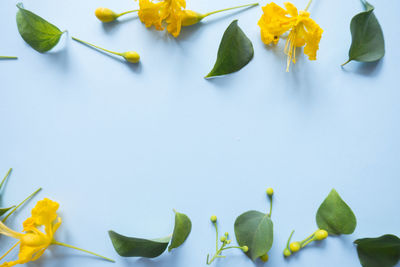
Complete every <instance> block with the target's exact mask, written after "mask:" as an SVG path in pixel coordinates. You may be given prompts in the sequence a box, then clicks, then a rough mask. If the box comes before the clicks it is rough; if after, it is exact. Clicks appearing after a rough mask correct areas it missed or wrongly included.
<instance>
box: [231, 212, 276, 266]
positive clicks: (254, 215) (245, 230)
mask: <svg viewBox="0 0 400 267" xmlns="http://www.w3.org/2000/svg"><path fill="white" fill-rule="evenodd" d="M235 236H236V240H237V242H238V244H239V245H240V246H247V247H248V248H249V251H248V252H247V255H248V256H249V257H250V258H251V259H252V260H253V261H254V260H256V259H257V258H259V257H261V256H263V255H265V254H266V253H267V252H268V251H269V250H270V249H271V247H272V243H273V240H274V235H273V223H272V221H271V218H270V217H269V216H268V214H265V213H262V212H259V211H255V210H251V211H247V212H245V213H243V214H241V215H240V216H239V217H237V219H236V221H235Z"/></svg>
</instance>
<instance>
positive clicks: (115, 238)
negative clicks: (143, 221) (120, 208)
mask: <svg viewBox="0 0 400 267" xmlns="http://www.w3.org/2000/svg"><path fill="white" fill-rule="evenodd" d="M108 234H109V236H110V239H111V242H112V244H113V246H114V249H115V251H116V252H117V253H118V254H119V255H120V256H122V257H145V258H155V257H158V256H160V255H161V254H162V253H163V252H164V251H165V250H166V249H167V246H168V244H169V241H170V240H171V237H170V236H168V237H165V238H159V239H142V238H135V237H126V236H123V235H120V234H117V233H116V232H114V231H109V232H108Z"/></svg>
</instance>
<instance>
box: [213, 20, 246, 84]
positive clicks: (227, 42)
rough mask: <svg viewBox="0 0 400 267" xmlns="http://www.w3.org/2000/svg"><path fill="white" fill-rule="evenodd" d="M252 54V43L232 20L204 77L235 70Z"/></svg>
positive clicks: (244, 63)
mask: <svg viewBox="0 0 400 267" xmlns="http://www.w3.org/2000/svg"><path fill="white" fill-rule="evenodd" d="M253 56H254V49H253V44H252V43H251V41H250V40H249V38H247V36H246V34H244V32H243V31H242V29H240V27H239V26H238V23H237V20H234V21H233V22H232V23H231V24H230V25H229V27H228V28H227V29H226V31H225V33H224V36H223V37H222V40H221V44H220V45H219V49H218V56H217V61H216V62H215V65H214V68H213V69H212V70H211V72H210V73H209V74H208V75H207V76H206V77H205V78H211V77H215V76H221V75H226V74H230V73H232V72H236V71H238V70H240V69H241V68H243V67H244V66H246V65H247V64H248V63H249V62H250V60H251V59H252V58H253Z"/></svg>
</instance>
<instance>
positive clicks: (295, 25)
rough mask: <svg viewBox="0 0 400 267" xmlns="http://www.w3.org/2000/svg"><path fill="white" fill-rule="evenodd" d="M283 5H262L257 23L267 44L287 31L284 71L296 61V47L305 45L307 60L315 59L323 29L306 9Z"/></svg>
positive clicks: (287, 4)
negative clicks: (285, 66)
mask: <svg viewBox="0 0 400 267" xmlns="http://www.w3.org/2000/svg"><path fill="white" fill-rule="evenodd" d="M284 5H285V8H286V9H284V8H282V7H280V6H278V5H277V4H275V3H270V4H267V5H266V6H265V7H263V15H262V17H261V19H260V20H259V22H258V25H259V26H260V28H261V40H262V41H263V42H264V43H265V44H267V45H268V44H270V43H274V44H277V43H278V42H279V38H280V36H281V35H282V34H284V33H285V32H287V31H289V36H288V37H287V40H286V45H285V54H286V55H287V56H288V60H287V69H286V71H289V67H290V63H291V62H293V63H296V48H297V47H303V46H305V47H304V54H306V55H308V58H309V60H316V59H317V51H318V49H319V42H320V40H321V37H322V33H323V30H322V29H321V27H319V25H318V24H317V23H316V22H315V21H314V20H312V19H311V18H310V13H309V12H307V11H306V10H302V11H298V10H297V8H296V7H295V6H294V5H293V4H292V3H289V2H286V3H284Z"/></svg>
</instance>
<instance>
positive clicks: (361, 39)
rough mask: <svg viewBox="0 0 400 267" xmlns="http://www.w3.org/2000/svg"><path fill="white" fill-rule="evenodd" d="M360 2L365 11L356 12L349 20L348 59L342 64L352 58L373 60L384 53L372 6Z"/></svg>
mask: <svg viewBox="0 0 400 267" xmlns="http://www.w3.org/2000/svg"><path fill="white" fill-rule="evenodd" d="M361 2H362V3H363V4H364V6H365V9H366V11H364V12H361V13H359V14H357V15H356V16H354V17H353V19H352V20H351V24H350V31H351V36H352V43H351V47H350V51H349V59H348V61H347V62H345V63H344V64H343V65H346V64H347V63H349V62H350V61H352V60H356V61H360V62H374V61H377V60H379V59H381V58H382V57H383V56H384V55H385V40H384V37H383V31H382V28H381V25H380V24H379V22H378V19H377V18H376V16H375V14H374V7H373V6H372V5H371V4H369V3H368V2H366V1H365V0H361ZM343 65H342V66H343Z"/></svg>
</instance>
